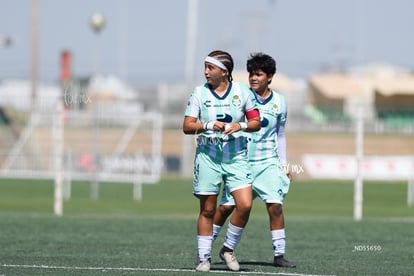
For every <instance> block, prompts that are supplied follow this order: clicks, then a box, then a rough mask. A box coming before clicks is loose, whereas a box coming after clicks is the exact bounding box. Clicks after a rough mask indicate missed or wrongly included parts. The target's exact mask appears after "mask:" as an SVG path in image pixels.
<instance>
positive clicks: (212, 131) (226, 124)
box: [183, 50, 260, 271]
mask: <svg viewBox="0 0 414 276" xmlns="http://www.w3.org/2000/svg"><path fill="white" fill-rule="evenodd" d="M233 67H234V64H233V58H232V57H231V55H230V54H229V53H227V52H224V51H219V50H218V51H213V52H211V53H210V54H209V55H208V56H207V57H206V59H205V61H204V75H205V78H206V80H207V82H206V83H205V84H204V85H201V86H198V87H196V88H195V89H194V91H193V93H192V94H191V96H190V99H189V101H188V105H187V108H186V110H185V117H184V122H183V131H184V133H185V134H199V135H198V137H197V139H196V140H197V147H196V154H195V159H194V171H193V193H194V195H195V196H196V197H197V198H198V199H199V201H200V212H199V216H198V221H197V244H198V256H197V257H198V258H197V259H198V264H197V267H196V271H209V270H210V262H211V248H212V243H213V218H214V214H215V212H216V206H217V197H218V194H219V192H220V189H221V185H222V183H223V184H224V187H226V189H227V190H228V192H229V194H231V195H232V196H233V198H234V201H235V206H236V211H235V212H234V213H233V215H232V217H231V218H230V222H229V225H228V229H227V235H226V239H225V241H224V244H223V247H222V249H221V251H220V254H219V255H220V258H221V259H222V260H223V261H224V262H225V263H226V265H227V267H228V268H229V269H230V270H233V271H238V270H239V269H240V266H239V263H238V262H237V259H236V257H235V255H234V250H235V249H236V247H237V245H238V243H239V242H240V239H241V236H242V233H243V229H244V227H245V225H246V223H247V221H248V219H249V215H250V209H251V207H252V186H251V182H252V180H251V178H250V176H251V172H250V166H249V163H248V158H247V151H246V150H247V145H246V143H247V141H246V139H245V137H244V135H243V131H245V132H253V131H257V130H259V129H260V114H259V112H258V110H257V104H256V99H255V97H254V94H253V93H252V92H251V91H250V89H249V88H248V87H247V86H246V85H243V84H240V83H237V82H233V81H232V79H233V78H232V75H231V73H232V71H233ZM245 118H247V121H244V120H245Z"/></svg>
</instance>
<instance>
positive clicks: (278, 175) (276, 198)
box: [220, 159, 290, 205]
mask: <svg viewBox="0 0 414 276" xmlns="http://www.w3.org/2000/svg"><path fill="white" fill-rule="evenodd" d="M250 170H251V171H252V174H253V198H260V199H261V200H262V201H264V202H265V203H279V204H283V201H284V200H285V197H286V194H287V193H288V191H289V186H290V180H289V178H288V177H287V176H286V173H285V172H284V170H283V168H282V166H281V165H280V164H279V162H278V161H277V159H270V160H266V161H264V162H254V163H251V167H250ZM220 205H235V203H234V199H233V197H232V195H231V192H230V191H228V190H227V189H226V188H224V189H223V193H222V196H221V202H220Z"/></svg>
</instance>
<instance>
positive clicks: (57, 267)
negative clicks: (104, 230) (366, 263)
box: [0, 264, 328, 276]
mask: <svg viewBox="0 0 414 276" xmlns="http://www.w3.org/2000/svg"><path fill="white" fill-rule="evenodd" d="M0 267H9V268H13V267H14V268H36V269H61V270H102V271H106V270H112V271H116V270H118V271H161V272H194V271H195V270H194V269H180V268H145V267H94V266H92V267H91V266H85V267H81V266H54V265H24V264H22V265H18V264H1V265H0ZM210 273H229V274H230V273H231V274H234V272H232V271H229V270H214V269H213V270H210ZM237 274H239V275H248V274H254V275H286V276H328V275H315V274H301V273H287V272H265V271H238V272H237Z"/></svg>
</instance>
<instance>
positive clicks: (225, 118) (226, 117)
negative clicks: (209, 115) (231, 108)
mask: <svg viewBox="0 0 414 276" xmlns="http://www.w3.org/2000/svg"><path fill="white" fill-rule="evenodd" d="M216 118H217V121H220V122H224V123H231V122H232V121H233V117H231V115H229V114H217V117H216Z"/></svg>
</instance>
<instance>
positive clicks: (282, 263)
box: [273, 255, 296, 268]
mask: <svg viewBox="0 0 414 276" xmlns="http://www.w3.org/2000/svg"><path fill="white" fill-rule="evenodd" d="M273 264H274V266H278V267H291V268H293V267H296V264H295V263H293V262H289V261H288V260H286V259H285V258H284V257H283V255H280V256H275V258H274V259H273Z"/></svg>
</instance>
